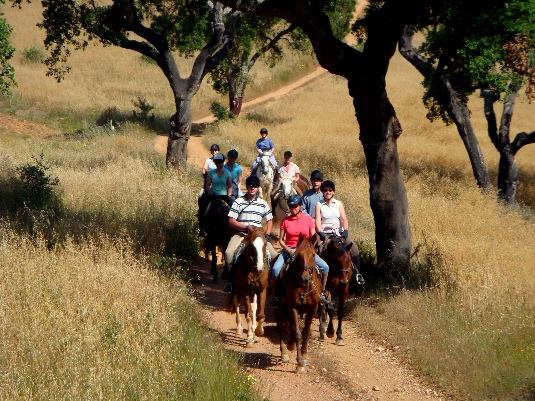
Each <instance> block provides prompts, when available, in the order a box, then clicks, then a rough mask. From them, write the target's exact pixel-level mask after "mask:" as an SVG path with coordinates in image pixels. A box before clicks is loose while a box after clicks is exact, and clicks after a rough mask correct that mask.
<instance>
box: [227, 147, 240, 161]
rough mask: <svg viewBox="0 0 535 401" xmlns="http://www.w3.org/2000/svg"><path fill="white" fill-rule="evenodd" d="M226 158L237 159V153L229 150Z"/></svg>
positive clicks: (234, 150)
mask: <svg viewBox="0 0 535 401" xmlns="http://www.w3.org/2000/svg"><path fill="white" fill-rule="evenodd" d="M227 157H234V158H235V159H237V158H238V151H237V150H236V149H230V150H229V151H228V153H227Z"/></svg>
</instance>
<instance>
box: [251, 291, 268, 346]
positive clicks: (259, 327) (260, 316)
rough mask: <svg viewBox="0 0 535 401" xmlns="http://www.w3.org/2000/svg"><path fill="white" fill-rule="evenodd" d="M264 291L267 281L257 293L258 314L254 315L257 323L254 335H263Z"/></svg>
mask: <svg viewBox="0 0 535 401" xmlns="http://www.w3.org/2000/svg"><path fill="white" fill-rule="evenodd" d="M266 293H267V283H266V285H265V286H264V287H263V288H262V290H261V291H260V294H258V314H257V315H256V321H257V323H258V325H257V326H256V330H255V332H254V333H255V335H256V336H258V337H261V336H263V335H264V321H265V320H266V314H265V308H266Z"/></svg>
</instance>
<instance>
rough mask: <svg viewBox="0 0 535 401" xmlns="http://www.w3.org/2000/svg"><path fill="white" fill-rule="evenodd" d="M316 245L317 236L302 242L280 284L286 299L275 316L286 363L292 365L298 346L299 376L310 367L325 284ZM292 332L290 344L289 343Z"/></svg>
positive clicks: (283, 297)
mask: <svg viewBox="0 0 535 401" xmlns="http://www.w3.org/2000/svg"><path fill="white" fill-rule="evenodd" d="M315 242H316V236H314V237H313V239H309V238H303V239H301V241H300V242H299V244H298V245H297V248H296V250H295V253H294V254H293V257H292V260H291V262H290V264H289V266H288V270H287V271H285V272H284V273H283V275H282V276H281V277H279V280H282V282H281V283H280V285H281V286H282V296H281V302H280V303H279V307H278V308H277V309H276V313H275V315H276V319H277V328H278V330H279V336H280V350H281V358H282V361H283V362H288V361H289V360H290V358H289V356H288V350H293V348H294V346H295V345H297V369H296V372H297V373H300V372H304V371H305V370H306V366H308V365H309V363H308V360H307V354H308V339H309V337H310V325H311V324H312V319H314V316H315V315H316V312H317V310H318V304H319V302H320V293H321V280H320V278H319V275H318V271H317V269H316V262H315V260H314V255H315V254H316V251H315V248H314V244H315ZM303 316H304V319H305V325H304V328H303V331H301V329H300V325H299V320H300V318H303ZM288 326H289V327H288ZM288 328H289V329H290V340H289V341H288V342H287V343H285V338H286V336H285V334H286V329H288Z"/></svg>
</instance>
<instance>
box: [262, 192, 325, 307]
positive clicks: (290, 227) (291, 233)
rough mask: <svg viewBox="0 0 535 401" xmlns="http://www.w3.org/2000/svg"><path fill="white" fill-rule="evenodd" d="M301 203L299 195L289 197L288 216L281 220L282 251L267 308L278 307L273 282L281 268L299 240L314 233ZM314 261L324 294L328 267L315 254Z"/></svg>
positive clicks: (312, 223)
mask: <svg viewBox="0 0 535 401" xmlns="http://www.w3.org/2000/svg"><path fill="white" fill-rule="evenodd" d="M302 203H303V200H302V199H301V197H300V196H299V195H297V194H294V195H290V197H289V198H288V208H289V209H290V215H289V216H286V217H285V218H284V219H282V222H281V224H280V237H279V243H280V245H281V247H282V250H281V253H280V255H279V257H277V259H276V260H275V263H274V264H273V268H272V269H273V270H272V278H273V282H272V286H273V288H274V289H275V291H274V292H275V294H274V296H273V298H271V300H270V301H269V304H268V306H270V307H272V308H277V307H278V302H279V301H278V296H280V292H279V291H280V289H279V288H278V287H277V286H276V285H275V280H276V279H277V278H278V277H279V273H280V271H281V269H282V266H283V265H284V264H285V263H286V262H287V261H288V258H289V257H290V255H291V254H293V253H294V252H295V248H296V247H297V244H298V242H299V239H300V238H311V237H312V236H313V235H314V234H315V233H316V230H315V228H314V219H312V217H310V216H307V215H306V214H303V213H302V211H301V205H302ZM314 260H315V262H316V264H317V265H318V267H319V269H320V272H321V275H322V279H321V292H322V294H324V293H325V286H326V285H327V276H328V275H329V265H327V263H326V262H325V261H324V260H323V259H322V258H320V257H319V255H317V254H316V255H315V256H314ZM279 287H280V286H279ZM325 298H326V297H325Z"/></svg>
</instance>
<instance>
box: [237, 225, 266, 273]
mask: <svg viewBox="0 0 535 401" xmlns="http://www.w3.org/2000/svg"><path fill="white" fill-rule="evenodd" d="M264 234H265V232H264V230H263V229H261V228H254V227H251V226H249V227H248V230H247V235H246V236H245V238H244V239H243V245H244V250H245V251H244V256H245V257H246V258H247V263H251V265H250V266H251V271H253V272H254V273H255V274H261V273H262V272H263V271H264V257H265V255H266V239H265V237H264Z"/></svg>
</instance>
